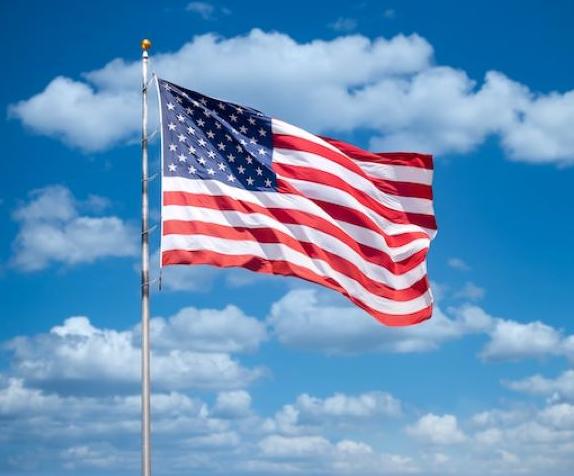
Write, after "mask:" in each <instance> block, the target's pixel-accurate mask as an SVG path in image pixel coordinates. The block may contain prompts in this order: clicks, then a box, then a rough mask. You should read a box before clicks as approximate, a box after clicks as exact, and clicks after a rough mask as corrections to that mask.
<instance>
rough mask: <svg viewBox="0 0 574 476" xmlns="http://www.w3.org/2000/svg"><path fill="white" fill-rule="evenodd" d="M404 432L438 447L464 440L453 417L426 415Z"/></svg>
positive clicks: (464, 437)
mask: <svg viewBox="0 0 574 476" xmlns="http://www.w3.org/2000/svg"><path fill="white" fill-rule="evenodd" d="M406 432H407V433H408V434H409V435H410V436H413V437H415V438H418V439H420V440H423V441H426V442H429V443H433V444H438V445H452V444H457V443H462V442H464V441H465V440H466V436H465V435H464V433H463V432H462V431H461V430H460V428H459V427H458V422H457V419H456V417H455V416H454V415H434V414H432V413H428V414H426V415H424V416H423V417H421V418H420V419H419V420H418V421H417V422H416V423H415V424H413V425H411V426H408V427H407V428H406Z"/></svg>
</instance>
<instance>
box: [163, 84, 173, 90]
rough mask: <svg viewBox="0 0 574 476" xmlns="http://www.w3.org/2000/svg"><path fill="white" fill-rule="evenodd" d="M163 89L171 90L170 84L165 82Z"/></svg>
mask: <svg viewBox="0 0 574 476" xmlns="http://www.w3.org/2000/svg"><path fill="white" fill-rule="evenodd" d="M163 89H165V90H166V91H169V90H171V88H170V87H169V84H167V83H163Z"/></svg>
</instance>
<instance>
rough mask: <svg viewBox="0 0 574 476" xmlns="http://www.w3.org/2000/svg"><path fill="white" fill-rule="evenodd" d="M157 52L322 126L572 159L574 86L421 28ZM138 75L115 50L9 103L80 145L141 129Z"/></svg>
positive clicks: (199, 84) (400, 144)
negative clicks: (481, 65) (538, 78)
mask: <svg viewBox="0 0 574 476" xmlns="http://www.w3.org/2000/svg"><path fill="white" fill-rule="evenodd" d="M200 3H201V5H203V6H202V7H194V8H195V9H196V11H199V10H200V9H201V12H203V13H201V14H203V15H210V13H209V12H211V6H210V4H207V3H205V4H204V3H203V2H193V4H195V5H199V4H200ZM205 5H207V8H206V7H205ZM347 20H348V19H347ZM334 25H338V28H342V27H345V28H349V27H350V26H351V23H350V22H349V21H346V20H345V19H342V21H340V22H335V24H334ZM270 51H272V52H273V54H272V55H270V54H269V52H270ZM212 58H217V61H213V60H212ZM153 63H154V69H155V70H156V71H157V72H158V73H159V74H160V75H161V76H163V77H165V78H167V79H170V80H172V81H174V82H178V83H180V84H183V85H186V86H188V87H191V88H195V89H198V90H201V91H203V92H205V93H206V94H211V95H215V96H219V97H225V98H230V99H234V100H235V101H236V102H243V103H245V104H249V105H252V106H254V107H257V108H260V109H262V110H265V111H268V112H269V113H270V114H273V115H275V116H277V117H281V118H282V119H284V120H287V121H290V122H294V123H296V124H298V125H300V126H303V127H306V128H308V129H310V130H312V131H315V132H318V133H324V132H326V133H341V132H343V133H344V132H350V131H356V130H366V131H369V134H370V136H371V140H370V143H371V147H373V148H382V149H397V148H398V149H404V148H407V149H411V150H412V149H419V150H421V151H430V152H434V153H437V154H438V153H447V152H456V153H465V152H469V151H471V150H473V149H474V148H476V147H477V146H479V145H480V144H481V143H483V142H484V141H485V140H486V139H487V138H488V137H491V136H494V137H498V138H499V140H500V142H501V144H502V146H503V147H504V148H505V149H506V151H507V152H508V155H509V157H510V158H512V159H515V160H523V161H528V162H552V163H561V164H567V163H571V162H572V160H574V139H572V137H571V134H570V133H569V129H568V127H567V125H568V124H569V123H570V122H571V120H572V119H573V118H574V92H572V91H568V92H565V93H559V92H551V93H548V94H540V93H534V92H532V91H531V90H529V88H528V87H527V86H525V85H523V84H520V83H518V82H515V81H512V80H511V79H509V78H508V77H506V76H505V75H504V74H502V73H500V72H496V71H489V72H487V74H486V76H485V78H484V80H483V81H482V82H478V81H475V80H473V79H471V78H470V77H469V76H468V75H467V74H466V72H464V71H462V70H459V69H455V68H452V67H449V66H441V65H434V64H433V49H432V47H431V45H430V44H429V43H428V42H427V41H426V40H425V39H423V38H421V37H420V36H418V35H410V36H404V35H397V36H395V37H393V38H391V39H388V40H387V39H384V38H376V39H373V40H370V39H368V38H366V37H364V36H361V35H353V36H344V37H338V38H335V39H333V40H328V41H326V40H313V41H310V42H307V43H298V42H297V41H295V40H293V39H292V38H290V37H289V36H287V35H285V34H281V33H266V32H263V31H261V30H257V29H255V30H253V31H251V32H250V33H249V34H247V35H245V36H237V37H233V38H222V37H219V36H217V35H214V34H206V35H201V36H197V37H195V38H194V39H193V40H192V41H190V42H188V43H186V44H185V45H183V46H182V47H181V48H180V49H179V50H178V51H175V52H170V53H163V54H158V55H154V57H153ZM138 78H139V63H137V62H126V61H124V60H122V59H115V60H113V61H111V62H110V63H108V64H107V65H106V66H104V67H103V68H101V69H99V70H95V71H92V72H90V73H87V74H85V75H84V76H83V79H82V80H74V79H70V78H65V77H58V78H55V79H54V80H52V81H51V82H50V83H49V84H48V86H47V87H46V88H45V89H44V91H42V92H39V93H38V94H36V95H35V96H33V97H31V98H29V99H26V100H22V101H20V102H18V103H15V104H13V105H11V106H10V108H9V113H10V115H11V116H13V117H16V118H18V119H19V120H21V121H22V123H23V124H24V125H26V126H27V127H29V128H30V129H32V130H33V131H35V132H37V133H40V134H44V135H49V136H53V137H57V138H60V139H62V140H63V141H64V142H66V143H67V144H70V145H72V146H75V147H79V148H81V149H83V150H85V151H99V150H104V149H107V148H109V147H111V146H113V145H115V144H117V143H120V142H125V141H126V140H129V139H131V138H133V137H135V136H136V135H137V132H138V130H139V129H138V128H139V124H138V118H139V107H140V104H139V94H138V93H139V91H138V84H139V81H138ZM270 84H271V85H273V87H272V88H269V85H270ZM277 91H281V94H277ZM293 98H297V100H296V101H293ZM300 104H305V105H306V107H305V108H301V107H299V105H300ZM56 105H57V107H55V106H56ZM88 111H89V113H88ZM381 111H383V113H381Z"/></svg>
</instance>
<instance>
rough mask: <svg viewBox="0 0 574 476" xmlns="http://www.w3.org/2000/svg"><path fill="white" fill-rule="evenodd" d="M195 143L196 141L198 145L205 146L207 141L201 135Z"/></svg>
mask: <svg viewBox="0 0 574 476" xmlns="http://www.w3.org/2000/svg"><path fill="white" fill-rule="evenodd" d="M197 143H198V144H199V145H200V146H202V147H205V146H206V145H207V142H206V140H205V139H204V138H203V137H202V138H201V139H199V140H198V141H197Z"/></svg>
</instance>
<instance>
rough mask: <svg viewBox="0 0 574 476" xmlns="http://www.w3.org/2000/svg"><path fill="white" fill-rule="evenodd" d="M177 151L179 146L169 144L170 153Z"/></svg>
mask: <svg viewBox="0 0 574 476" xmlns="http://www.w3.org/2000/svg"><path fill="white" fill-rule="evenodd" d="M176 150H177V145H175V144H169V151H170V152H175V151H176Z"/></svg>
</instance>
